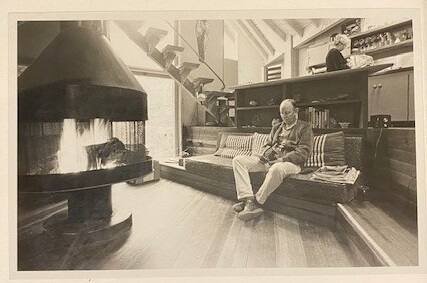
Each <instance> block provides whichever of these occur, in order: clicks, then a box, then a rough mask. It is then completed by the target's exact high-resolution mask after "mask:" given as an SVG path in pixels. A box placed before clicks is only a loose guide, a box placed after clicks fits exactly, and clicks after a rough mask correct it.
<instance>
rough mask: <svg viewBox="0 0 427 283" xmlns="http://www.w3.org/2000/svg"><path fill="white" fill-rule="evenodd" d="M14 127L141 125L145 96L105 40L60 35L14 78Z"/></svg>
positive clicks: (70, 31)
mask: <svg viewBox="0 0 427 283" xmlns="http://www.w3.org/2000/svg"><path fill="white" fill-rule="evenodd" d="M18 115H19V120H20V121H28V122H36V121H40V122H44V121H46V122H48V121H61V120H63V119H65V118H74V119H81V120H86V119H94V118H104V119H109V120H111V121H141V120H146V119H147V94H146V92H145V91H144V89H143V88H142V87H141V86H140V84H139V83H138V81H137V80H136V79H135V77H134V75H133V74H132V72H131V71H130V70H129V68H128V67H127V66H126V65H125V64H124V63H123V62H122V60H121V59H120V58H118V57H117V56H116V55H115V54H114V52H113V49H112V48H111V46H110V45H109V42H108V40H107V38H106V37H105V36H103V35H102V34H101V33H99V32H97V31H95V30H92V29H89V28H84V27H70V28H67V29H64V30H63V31H61V32H60V33H59V35H58V36H57V37H56V38H55V39H54V40H53V41H52V42H51V43H50V44H49V45H48V46H47V47H46V48H45V49H44V50H43V51H42V53H41V54H40V56H39V57H38V58H37V59H36V60H35V61H34V62H33V63H32V64H31V65H30V66H29V67H28V68H27V69H26V70H25V71H24V72H23V73H22V74H21V75H20V76H19V78H18Z"/></svg>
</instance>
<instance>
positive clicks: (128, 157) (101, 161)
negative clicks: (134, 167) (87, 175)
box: [86, 138, 146, 170]
mask: <svg viewBox="0 0 427 283" xmlns="http://www.w3.org/2000/svg"><path fill="white" fill-rule="evenodd" d="M86 151H87V154H88V169H87V170H90V169H93V168H105V167H109V166H120V165H125V164H132V163H136V162H141V161H144V160H146V155H145V147H144V148H143V151H131V150H128V149H126V147H125V145H124V144H123V143H122V142H121V141H120V140H119V139H118V138H111V139H110V140H109V141H108V142H105V143H101V144H95V145H90V146H87V147H86Z"/></svg>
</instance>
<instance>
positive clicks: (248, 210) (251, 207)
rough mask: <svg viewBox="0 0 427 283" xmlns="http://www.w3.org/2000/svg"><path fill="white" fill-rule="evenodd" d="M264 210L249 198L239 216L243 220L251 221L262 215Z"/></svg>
mask: <svg viewBox="0 0 427 283" xmlns="http://www.w3.org/2000/svg"><path fill="white" fill-rule="evenodd" d="M263 212H264V210H263V209H262V208H261V207H260V206H259V205H258V204H257V203H256V202H255V201H253V200H249V201H247V202H246V203H245V208H244V209H243V210H242V211H241V212H239V214H238V215H237V217H239V219H241V220H243V221H249V220H251V219H255V218H257V217H259V216H261V214H263Z"/></svg>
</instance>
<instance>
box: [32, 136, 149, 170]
mask: <svg viewBox="0 0 427 283" xmlns="http://www.w3.org/2000/svg"><path fill="white" fill-rule="evenodd" d="M138 146H139V147H142V151H132V150H128V149H126V146H125V144H124V143H123V142H121V141H120V140H119V139H118V138H111V139H110V140H108V141H107V142H105V143H101V144H94V145H89V146H86V147H85V149H86V153H87V161H88V162H87V166H86V168H82V170H81V171H84V170H87V171H88V170H97V169H103V168H111V167H115V166H122V165H128V164H133V163H138V162H142V161H145V160H148V159H151V157H150V156H146V154H145V146H144V145H138ZM58 173H64V172H61V168H60V166H59V162H58V154H54V155H50V156H48V157H46V158H44V159H43V160H40V161H39V162H38V164H37V167H36V168H35V170H32V172H31V173H30V174H31V175H43V174H58Z"/></svg>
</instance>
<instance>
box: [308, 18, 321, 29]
mask: <svg viewBox="0 0 427 283" xmlns="http://www.w3.org/2000/svg"><path fill="white" fill-rule="evenodd" d="M309 21H310V22H311V24H312V25H314V26H315V27H319V26H320V19H309Z"/></svg>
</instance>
